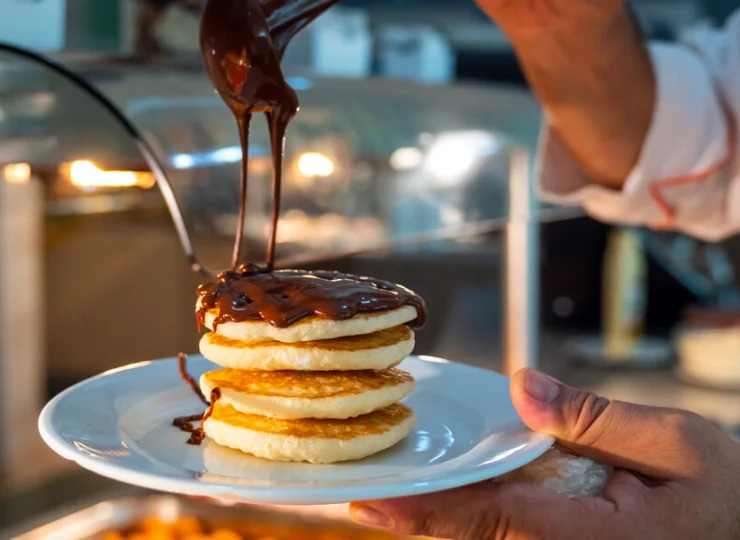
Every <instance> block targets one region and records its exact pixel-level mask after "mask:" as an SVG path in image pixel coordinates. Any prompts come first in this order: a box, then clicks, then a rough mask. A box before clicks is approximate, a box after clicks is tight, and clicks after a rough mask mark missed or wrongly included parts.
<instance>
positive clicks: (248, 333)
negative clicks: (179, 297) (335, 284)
mask: <svg viewBox="0 0 740 540" xmlns="http://www.w3.org/2000/svg"><path fill="white" fill-rule="evenodd" d="M199 305H200V300H198V302H197V303H196V309H197V308H198V306H199ZM217 315H218V312H217V311H215V310H211V311H208V312H207V313H206V314H205V323H204V324H205V327H206V328H208V329H209V330H213V321H214V319H215V318H216V316H217ZM416 317H417V313H416V308H415V307H413V306H402V307H400V308H396V309H390V310H387V311H376V312H372V313H360V314H358V315H355V316H354V317H352V318H351V319H344V320H339V321H334V320H332V319H325V318H323V317H316V316H312V317H305V318H303V319H301V320H299V321H298V322H296V323H294V324H292V325H290V326H288V327H285V328H279V327H277V326H272V325H271V324H270V323H268V322H265V321H244V322H224V323H221V324H219V325H218V327H217V328H216V330H215V332H216V333H217V334H219V335H222V336H225V337H228V338H231V339H235V340H237V341H244V342H245V343H252V342H260V341H270V340H272V341H280V342H283V343H296V342H300V341H319V340H324V339H334V338H339V337H345V336H360V335H365V334H372V333H373V332H378V331H380V330H385V329H387V328H393V327H394V326H398V325H399V324H405V323H408V322H411V321H413V320H414V319H416Z"/></svg>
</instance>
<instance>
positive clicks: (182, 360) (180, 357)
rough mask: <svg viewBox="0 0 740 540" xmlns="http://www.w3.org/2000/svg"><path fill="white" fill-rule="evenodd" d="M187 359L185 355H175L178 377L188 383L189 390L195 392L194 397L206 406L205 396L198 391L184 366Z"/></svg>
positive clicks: (196, 385)
mask: <svg viewBox="0 0 740 540" xmlns="http://www.w3.org/2000/svg"><path fill="white" fill-rule="evenodd" d="M187 359H188V356H187V355H186V354H185V353H179V354H178V355H177V369H178V370H179V371H180V377H182V380H183V381H185V382H186V383H188V385H189V386H190V388H192V389H193V392H195V395H196V396H198V398H199V399H200V400H201V401H202V402H203V403H204V404H206V405H208V400H207V399H206V396H204V395H203V392H201V391H200V386H198V383H197V382H196V381H195V379H193V377H192V375H190V373H188V370H187V367H186V366H185V362H186V361H187Z"/></svg>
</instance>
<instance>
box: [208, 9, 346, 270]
mask: <svg viewBox="0 0 740 540" xmlns="http://www.w3.org/2000/svg"><path fill="white" fill-rule="evenodd" d="M337 1H338V0H262V1H260V0H209V2H208V3H207V4H206V7H205V10H204V12H203V18H202V21H201V28H200V46H201V52H202V54H203V58H204V60H205V63H206V68H207V70H208V74H209V76H210V77H211V81H212V82H213V86H214V87H215V89H216V92H218V94H219V95H220V96H221V98H222V99H223V100H224V102H225V103H226V105H227V106H228V107H229V109H231V111H232V113H233V114H234V117H235V118H236V123H237V127H238V128H239V140H240V144H241V148H242V166H241V199H240V206H239V220H238V228H237V233H236V241H235V243H234V252H233V256H232V261H231V269H232V270H236V268H237V266H238V265H239V260H240V256H241V246H242V235H243V234H244V220H245V213H246V196H247V186H248V155H249V151H248V147H249V124H250V121H251V118H252V115H253V114H254V113H257V112H264V113H265V115H266V116H267V122H268V127H269V130H270V145H271V150H272V165H273V175H274V178H273V187H272V217H271V226H270V236H269V241H268V244H267V269H268V270H272V268H273V266H274V262H275V239H276V237H277V223H278V217H279V214H280V191H281V190H280V188H281V185H282V169H283V146H284V144H283V143H284V140H285V131H286V129H287V127H288V123H289V122H290V121H291V120H292V118H293V117H294V116H295V114H296V112H298V96H297V95H296V93H295V91H294V90H293V89H292V88H291V87H290V86H289V85H288V83H287V82H286V81H285V77H284V76H283V71H282V69H281V67H280V60H281V59H282V56H283V54H284V52H285V48H286V47H287V46H288V43H289V42H290V40H291V38H292V37H293V36H294V35H295V34H296V33H297V32H298V31H299V30H300V29H301V28H303V27H304V26H306V25H307V24H308V23H310V22H311V21H312V20H313V19H315V18H316V17H318V16H319V15H320V14H321V13H323V12H324V11H326V10H327V9H328V8H329V7H331V6H332V5H334V4H335V3H336V2H337Z"/></svg>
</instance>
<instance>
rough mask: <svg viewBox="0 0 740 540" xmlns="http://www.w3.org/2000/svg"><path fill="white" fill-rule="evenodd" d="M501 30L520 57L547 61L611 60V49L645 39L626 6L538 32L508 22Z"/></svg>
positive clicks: (556, 24)
mask: <svg viewBox="0 0 740 540" xmlns="http://www.w3.org/2000/svg"><path fill="white" fill-rule="evenodd" d="M501 29H502V31H503V32H504V33H505V34H506V36H507V37H508V39H509V41H510V42H511V44H512V46H513V47H514V49H515V51H516V52H517V54H518V55H519V57H520V58H522V59H523V60H530V59H531V60H537V59H542V61H543V62H547V63H548V64H552V61H553V60H556V61H558V60H565V61H568V62H570V63H574V62H579V63H582V62H583V61H584V60H585V61H589V62H593V61H604V62H605V61H609V60H611V58H609V57H610V56H611V55H609V54H608V52H609V51H614V50H617V49H621V44H623V43H625V42H626V41H629V42H634V41H636V40H639V41H642V40H643V36H642V30H641V28H640V26H639V23H638V22H637V20H636V18H635V17H634V15H633V13H632V11H631V10H630V9H629V8H627V7H623V8H621V9H618V10H616V11H613V12H609V13H603V14H599V15H593V16H590V17H584V18H577V19H575V20H572V21H571V20H568V21H563V22H560V23H554V24H552V25H550V26H548V27H547V28H541V29H538V30H537V31H533V30H523V31H522V30H518V29H515V28H512V29H507V28H506V26H505V25H504V26H502V27H501ZM605 53H607V54H605Z"/></svg>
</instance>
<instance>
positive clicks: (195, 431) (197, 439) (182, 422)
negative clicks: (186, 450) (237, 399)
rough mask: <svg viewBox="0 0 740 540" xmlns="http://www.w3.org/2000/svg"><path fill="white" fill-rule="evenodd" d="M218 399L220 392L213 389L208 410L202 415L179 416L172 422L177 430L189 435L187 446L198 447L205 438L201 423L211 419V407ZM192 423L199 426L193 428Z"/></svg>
mask: <svg viewBox="0 0 740 540" xmlns="http://www.w3.org/2000/svg"><path fill="white" fill-rule="evenodd" d="M220 398H221V390H220V389H218V388H214V389H213V390H211V402H210V403H209V404H208V408H207V409H206V411H205V412H204V413H203V414H193V415H190V416H179V417H177V418H175V419H174V420H173V421H172V425H173V426H175V427H176V428H178V429H179V430H180V431H185V432H187V433H190V438H189V439H188V441H187V442H188V444H192V445H195V446H198V445H200V444H201V443H202V442H203V439H205V437H206V433H205V430H204V429H203V423H204V422H205V421H206V420H208V419H209V418H210V417H211V414H213V407H214V406H215V405H216V402H217V401H218V400H219V399H220ZM206 403H208V402H206ZM193 422H200V426H199V427H195V426H193Z"/></svg>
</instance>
